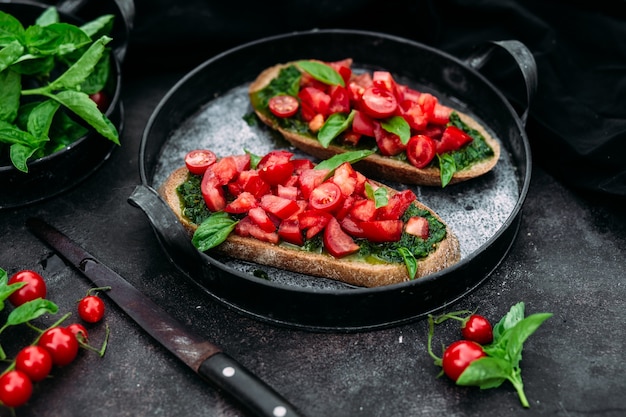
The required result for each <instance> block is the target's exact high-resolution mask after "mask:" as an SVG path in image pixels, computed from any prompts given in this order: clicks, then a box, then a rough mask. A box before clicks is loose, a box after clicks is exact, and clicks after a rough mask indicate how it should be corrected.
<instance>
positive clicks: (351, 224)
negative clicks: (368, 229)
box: [341, 216, 365, 238]
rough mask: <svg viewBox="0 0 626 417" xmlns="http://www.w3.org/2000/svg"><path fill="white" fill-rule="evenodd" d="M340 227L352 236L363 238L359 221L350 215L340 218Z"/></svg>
mask: <svg viewBox="0 0 626 417" xmlns="http://www.w3.org/2000/svg"><path fill="white" fill-rule="evenodd" d="M341 228H342V229H343V230H344V231H345V232H346V233H347V234H348V235H350V236H352V237H356V238H365V234H364V233H363V228H362V227H361V226H360V222H357V221H355V220H354V219H353V218H352V217H350V216H348V217H344V218H343V220H341Z"/></svg>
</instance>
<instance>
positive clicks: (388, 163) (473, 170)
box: [248, 63, 500, 186]
mask: <svg viewBox="0 0 626 417" xmlns="http://www.w3.org/2000/svg"><path fill="white" fill-rule="evenodd" d="M291 64H292V63H287V64H278V65H275V66H273V67H270V68H267V69H266V70H264V71H263V72H261V73H260V74H259V76H258V77H257V78H256V80H254V82H252V84H250V87H249V89H248V93H249V94H253V93H255V92H257V91H260V90H262V89H263V88H265V87H266V86H267V85H268V84H269V83H270V82H271V81H272V80H273V79H274V78H276V77H277V76H278V74H279V72H280V70H281V69H283V68H286V67H287V66H289V65H291ZM254 111H255V113H256V114H257V115H258V117H259V119H261V121H262V122H263V123H265V124H266V125H268V126H269V127H271V128H272V129H275V130H277V131H278V132H280V133H281V134H282V135H283V137H284V138H285V139H286V140H287V141H288V142H289V143H291V144H292V145H293V146H295V147H296V148H298V149H300V150H302V151H303V152H306V153H307V154H309V155H312V156H314V157H316V158H319V159H322V160H323V159H328V158H330V157H331V156H333V155H336V154H339V153H343V152H346V151H347V150H346V149H345V148H342V147H340V146H336V145H333V144H331V145H329V146H328V147H327V148H324V147H323V146H322V145H321V144H320V143H319V141H317V139H315V138H311V137H307V136H303V135H300V134H297V133H295V132H292V131H290V130H287V129H284V128H282V127H280V126H279V125H278V124H277V123H276V121H275V120H274V119H272V118H270V117H268V116H267V114H266V113H263V112H261V111H259V110H258V109H256V108H255V109H254ZM455 111H456V113H457V114H458V115H459V117H460V118H461V120H462V121H463V122H464V123H465V124H467V125H468V126H469V127H470V128H472V129H476V130H477V131H478V132H480V134H481V135H482V136H483V137H484V138H485V141H486V142H487V144H488V145H489V146H490V147H491V149H492V150H493V152H494V154H493V156H491V157H490V158H488V159H485V160H483V161H481V162H478V163H476V164H474V165H471V166H470V167H468V168H466V169H463V170H459V171H457V172H456V173H455V174H454V175H453V177H452V179H451V180H450V182H449V184H455V183H459V182H462V181H467V180H469V179H472V178H476V177H479V176H481V175H483V174H485V173H487V172H489V171H491V169H493V167H494V166H495V165H496V164H497V162H498V159H499V158H500V143H499V142H498V141H497V140H496V139H495V138H494V137H493V136H492V135H491V134H489V132H487V130H486V129H485V128H484V126H482V125H481V124H480V123H479V122H478V121H477V120H476V119H474V118H473V117H471V116H469V115H467V114H465V113H462V112H460V111H458V110H455ZM356 167H358V169H359V170H360V171H362V172H363V173H365V174H367V175H369V176H371V177H377V178H382V179H387V180H391V181H394V182H399V183H404V184H416V185H426V186H441V175H440V170H439V168H438V167H426V168H422V169H420V168H416V167H414V166H413V165H411V164H410V163H408V162H404V161H401V160H398V159H395V158H390V157H386V156H383V155H380V154H372V155H370V156H368V157H367V158H365V159H364V160H362V161H360V162H358V165H356Z"/></svg>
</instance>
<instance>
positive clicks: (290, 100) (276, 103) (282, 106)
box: [268, 94, 300, 117]
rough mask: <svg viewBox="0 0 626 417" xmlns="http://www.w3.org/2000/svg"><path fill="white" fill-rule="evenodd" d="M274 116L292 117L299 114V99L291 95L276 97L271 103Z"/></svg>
mask: <svg viewBox="0 0 626 417" xmlns="http://www.w3.org/2000/svg"><path fill="white" fill-rule="evenodd" d="M268 104H269V107H270V111H271V112H272V114H273V115H274V116H276V117H291V116H293V115H294V114H296V113H297V112H298V108H299V107H300V104H299V103H298V99H297V98H295V97H293V96H289V95H286V94H285V95H280V96H274V97H272V98H271V99H270V101H269V103H268Z"/></svg>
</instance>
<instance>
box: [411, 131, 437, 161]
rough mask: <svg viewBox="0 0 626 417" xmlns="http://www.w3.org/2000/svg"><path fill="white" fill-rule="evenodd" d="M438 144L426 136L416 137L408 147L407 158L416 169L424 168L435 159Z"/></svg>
mask: <svg viewBox="0 0 626 417" xmlns="http://www.w3.org/2000/svg"><path fill="white" fill-rule="evenodd" d="M436 150H437V144H436V143H435V141H434V140H433V139H431V138H429V137H428V136H426V135H415V136H413V137H412V138H411V139H409V142H408V143H407V145H406V157H407V158H408V160H409V162H410V163H411V165H413V166H414V167H415V168H424V167H426V166H427V165H428V164H430V161H432V160H433V158H434V157H435V152H436Z"/></svg>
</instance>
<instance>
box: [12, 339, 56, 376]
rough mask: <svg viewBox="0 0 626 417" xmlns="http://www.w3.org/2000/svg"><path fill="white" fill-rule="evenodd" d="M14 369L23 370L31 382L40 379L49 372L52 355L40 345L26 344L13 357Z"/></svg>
mask: <svg viewBox="0 0 626 417" xmlns="http://www.w3.org/2000/svg"><path fill="white" fill-rule="evenodd" d="M15 369H18V370H20V371H22V372H24V373H25V374H26V375H28V377H29V378H30V380H31V381H33V382H39V381H42V380H43V379H44V378H45V377H47V376H48V375H49V374H50V370H51V369H52V356H50V353H49V352H48V351H47V350H46V349H44V348H42V347H41V346H26V347H25V348H23V349H22V350H20V351H19V353H18V354H17V356H16V357H15Z"/></svg>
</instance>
